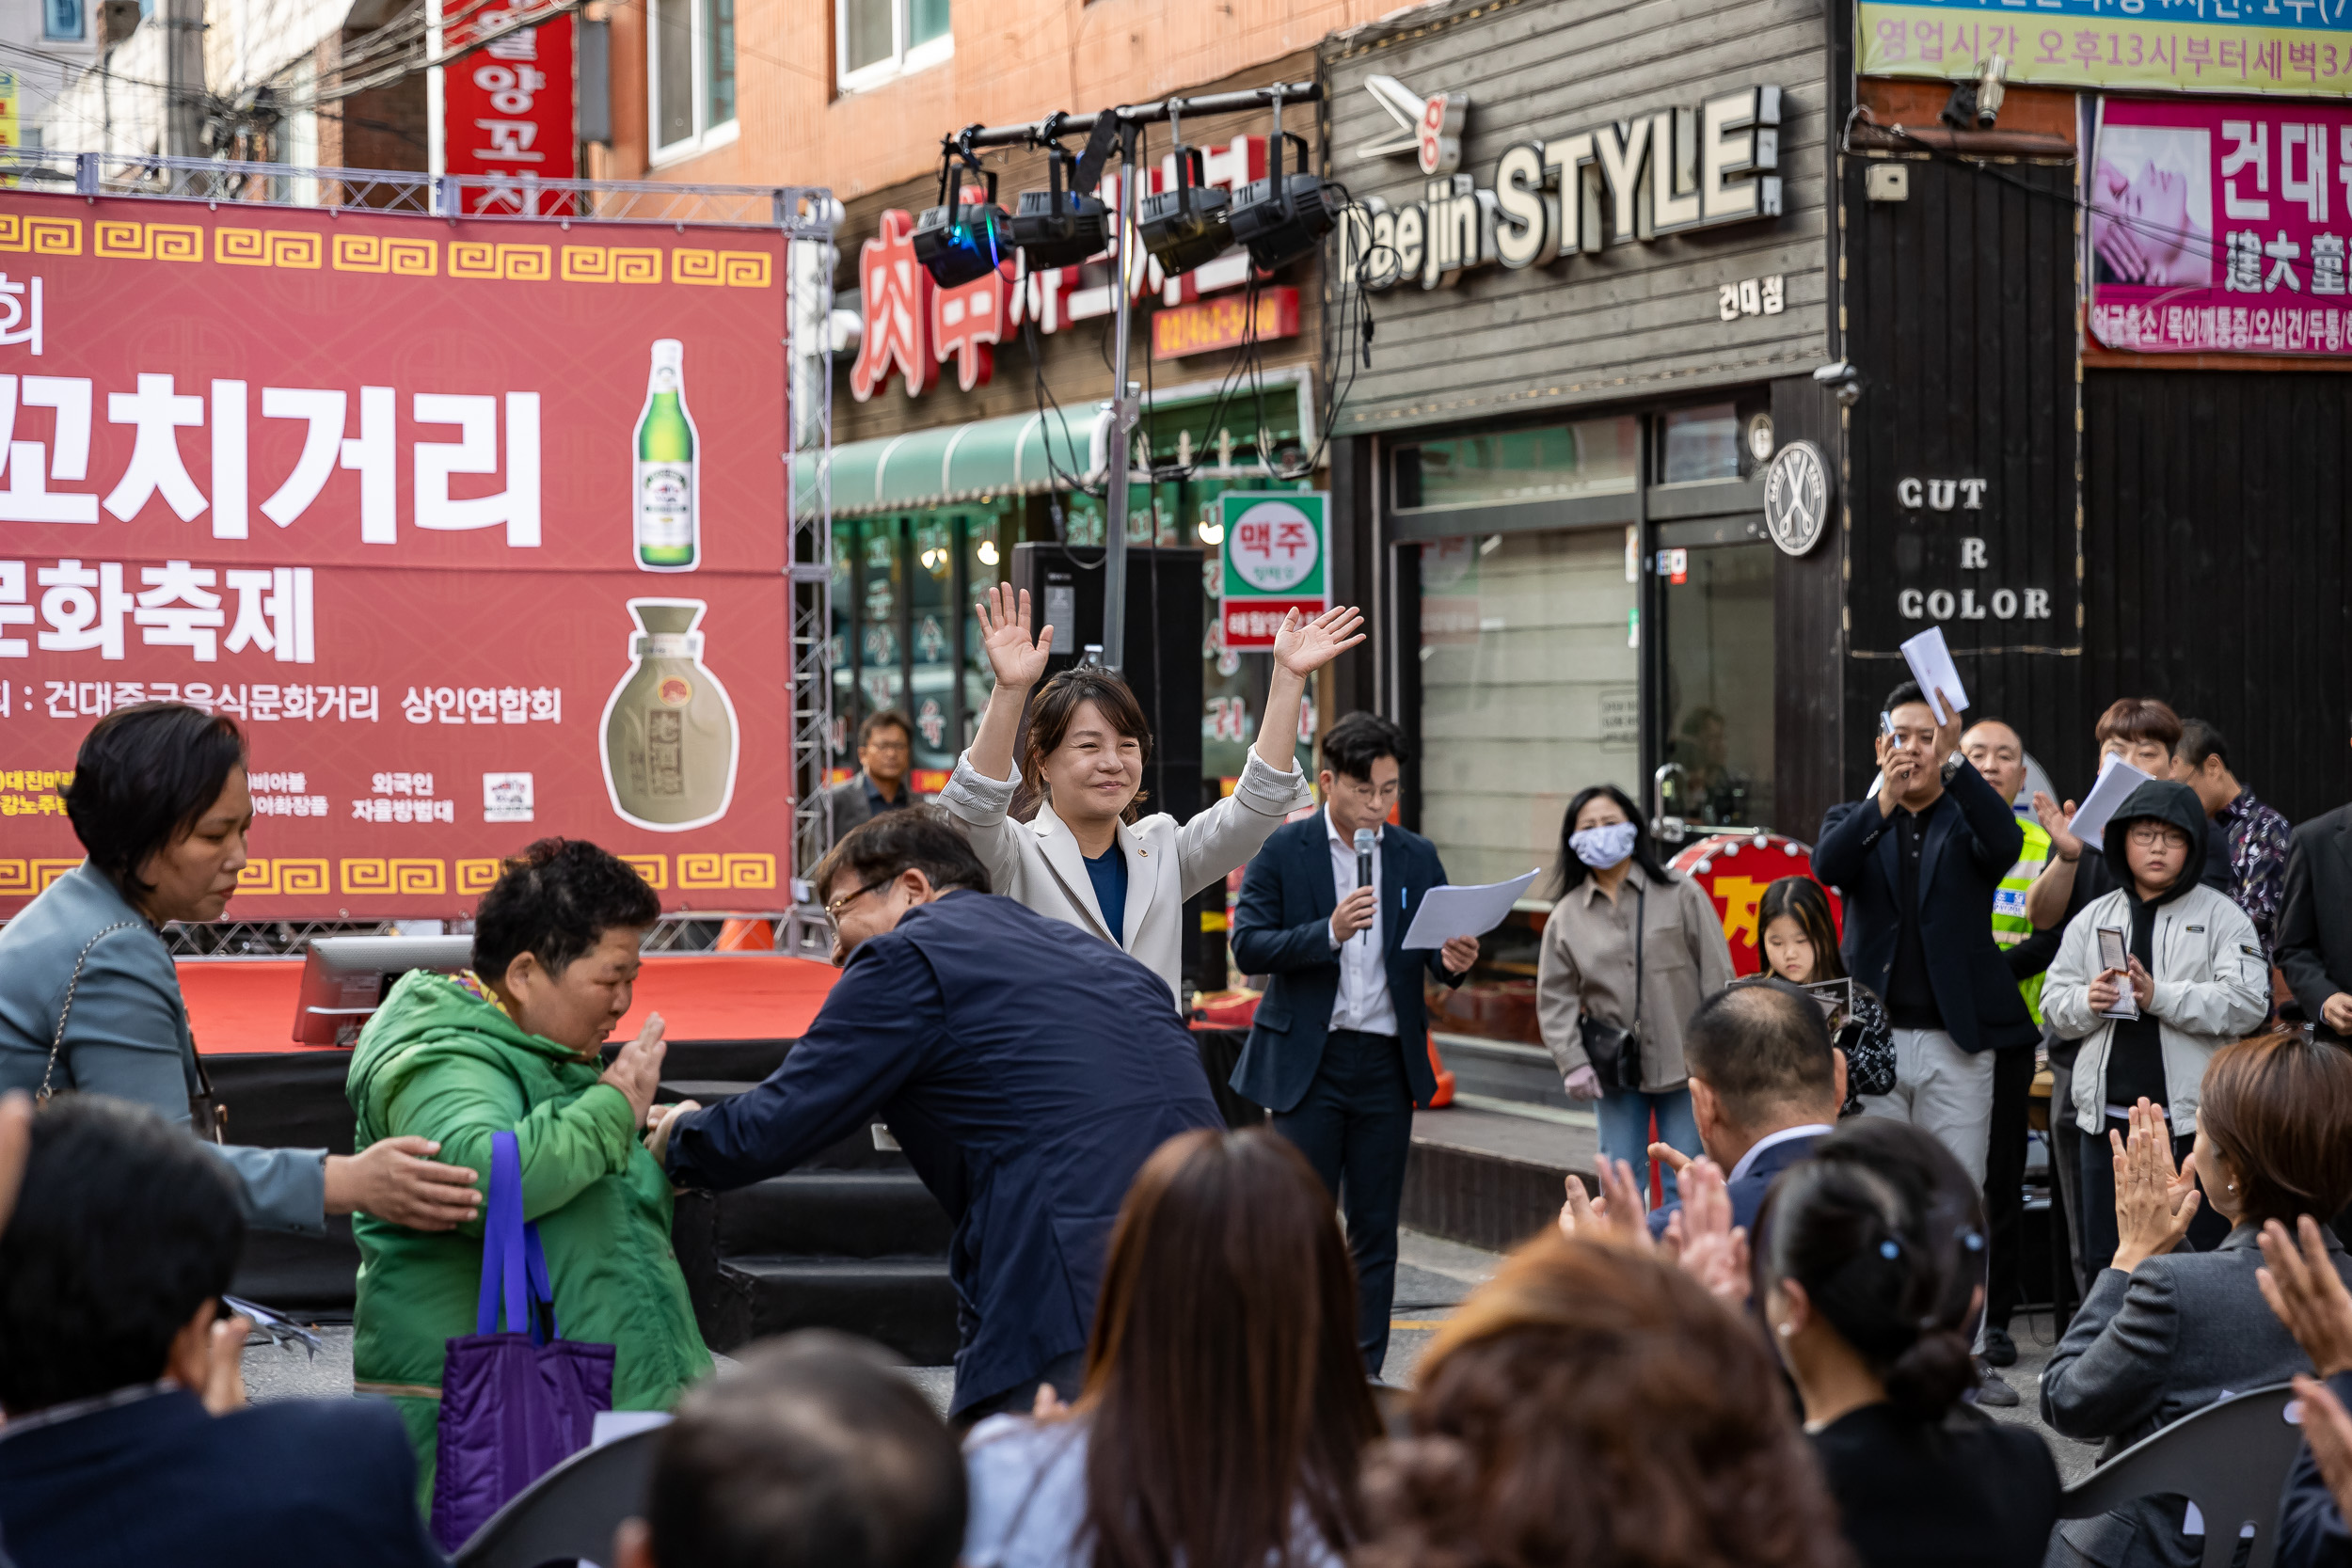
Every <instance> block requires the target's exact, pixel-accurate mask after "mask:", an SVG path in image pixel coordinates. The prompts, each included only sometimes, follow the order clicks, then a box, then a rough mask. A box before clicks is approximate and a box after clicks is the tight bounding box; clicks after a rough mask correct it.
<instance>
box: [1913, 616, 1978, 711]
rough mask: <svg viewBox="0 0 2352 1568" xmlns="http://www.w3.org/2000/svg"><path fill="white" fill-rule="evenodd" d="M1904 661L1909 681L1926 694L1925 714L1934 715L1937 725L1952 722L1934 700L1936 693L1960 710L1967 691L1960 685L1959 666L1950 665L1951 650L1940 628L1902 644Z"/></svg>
mask: <svg viewBox="0 0 2352 1568" xmlns="http://www.w3.org/2000/svg"><path fill="white" fill-rule="evenodd" d="M1903 662H1904V663H1906V664H1908V665H1910V666H1911V678H1912V679H1913V680H1915V681H1917V682H1918V683H1919V689H1920V690H1922V691H1924V692H1926V693H1927V694H1928V711H1929V712H1931V713H1932V714H1934V715H1935V721H1936V722H1937V723H1939V724H1943V723H1948V722H1949V721H1950V720H1951V715H1949V714H1947V713H1946V712H1945V711H1944V705H1943V704H1941V703H1939V702H1937V701H1936V700H1935V694H1936V693H1937V692H1939V691H1941V692H1943V693H1944V694H1945V695H1946V696H1947V697H1949V698H1950V699H1951V700H1952V702H1953V703H1954V704H1955V705H1958V706H1959V707H1961V708H1962V709H1963V710H1964V709H1965V708H1966V707H1967V706H1968V689H1967V688H1966V687H1964V686H1963V685H1961V684H1960V667H1959V666H1958V665H1956V664H1954V663H1953V662H1952V650H1951V649H1950V648H1948V647H1947V646H1946V645H1945V642H1944V628H1943V627H1942V626H1930V627H1929V628H1928V629H1927V630H1925V631H1923V632H1921V633H1920V634H1919V635H1918V636H1916V637H1915V638H1912V639H1911V640H1910V641H1907V642H1905V643H1904V644H1903Z"/></svg>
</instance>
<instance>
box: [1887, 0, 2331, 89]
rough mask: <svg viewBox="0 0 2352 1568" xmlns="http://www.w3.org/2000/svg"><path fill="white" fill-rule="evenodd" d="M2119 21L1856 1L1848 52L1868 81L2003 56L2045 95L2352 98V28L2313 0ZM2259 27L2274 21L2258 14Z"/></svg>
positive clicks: (2195, 4) (2043, 0)
mask: <svg viewBox="0 0 2352 1568" xmlns="http://www.w3.org/2000/svg"><path fill="white" fill-rule="evenodd" d="M2144 3H2145V5H2146V9H2145V10H2144V11H2143V12H2140V13H2139V14H2128V13H2123V14H2119V13H2118V11H2117V10H2116V8H2115V6H2116V0H2057V3H2056V4H2053V3H2052V0H2036V3H2035V5H2034V7H2033V8H2030V9H2028V8H2026V7H2025V6H2024V5H2023V4H2022V0H2021V3H2015V4H2012V3H2008V0H2002V3H1996V4H1980V3H1978V0H1862V3H1861V4H1860V5H1859V6H1857V7H1856V8H1855V24H1854V25H1855V31H1856V33H1857V35H1858V36H1857V37H1856V39H1855V43H1856V47H1857V51H1858V53H1859V54H1860V55H1861V60H1862V73H1863V74H1864V75H1866V76H1931V77H1937V78H1941V79H1944V80H1947V81H1949V80H1958V79H1961V78H1964V77H1972V76H1975V75H1977V74H1978V72H1979V71H1981V70H1982V69H1983V67H1984V64H1985V62H1986V61H1988V60H1990V59H1991V58H1992V57H1993V56H1994V55H2000V56H2001V58H2002V59H2003V60H2005V61H2006V62H2007V64H2008V71H2007V74H2008V79H2009V80H2010V81H2011V82H2026V83H2034V84H2039V85H2043V86H2049V87H2110V88H2121V87H2138V88H2157V89H2169V90H2172V91H2179V92H2215V93H2265V94H2271V93H2276V94H2283V95H2291V96H2295V97H2299V98H2329V97H2342V96H2352V29H2348V28H2344V27H2341V26H2329V25H2328V24H2326V22H2325V21H2324V20H2323V19H2322V18H2321V17H2320V16H2318V15H2315V14H2312V13H2319V12H2322V11H2324V10H2325V9H2326V8H2325V7H2323V6H2322V5H2320V4H2319V3H2318V0H2303V3H2302V4H2301V5H2300V6H2299V8H2298V7H2295V6H2284V7H2282V8H2280V9H2279V11H2278V16H2279V17H2280V19H2285V20H2288V21H2289V22H2290V23H2292V22H2293V21H2294V20H2295V19H2296V17H2297V16H2298V15H2301V16H2302V17H2303V18H2304V24H2302V25H2292V24H2291V25H2286V26H2275V25H2261V24H2254V23H2252V22H2250V21H2244V20H2239V19H2240V18H2241V17H2247V16H2249V15H2250V14H2252V13H2254V4H2253V0H2247V3H2244V4H2239V3H2233V0H2144ZM2260 14H2261V15H2263V16H2264V17H2265V19H2267V18H2269V16H2270V12H2269V11H2268V10H2265V11H2263V12H2261V13H2260Z"/></svg>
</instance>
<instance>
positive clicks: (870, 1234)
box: [718, 1168, 953, 1259]
mask: <svg viewBox="0 0 2352 1568" xmlns="http://www.w3.org/2000/svg"><path fill="white" fill-rule="evenodd" d="M952 1228H953V1227H950V1226H949V1225H948V1223H947V1215H946V1212H945V1211H944V1210H942V1209H941V1208H940V1207H939V1200H938V1199H937V1198H934V1197H933V1196H931V1195H930V1189H929V1188H928V1187H926V1186H924V1185H923V1183H922V1182H921V1181H920V1180H917V1179H916V1178H915V1176H914V1172H912V1171H907V1170H856V1169H851V1170H843V1169H839V1168H834V1169H808V1170H801V1171H795V1172H793V1173H792V1174H790V1175H788V1176H778V1177H773V1178H771V1179H770V1180H766V1181H759V1182H755V1183H754V1184H752V1185H751V1186H748V1187H742V1188H739V1189H737V1190H736V1191H734V1192H731V1193H725V1194H723V1195H721V1196H720V1199H719V1234H718V1245H719V1252H720V1256H722V1257H723V1258H729V1259H732V1258H735V1257H739V1256H748V1255H754V1254H767V1255H772V1256H777V1257H797V1256H809V1257H838V1258H894V1257H896V1258H904V1257H935V1258H945V1257H946V1255H947V1240H948V1237H949V1235H950V1234H951V1233H952Z"/></svg>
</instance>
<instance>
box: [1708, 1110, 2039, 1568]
mask: <svg viewBox="0 0 2352 1568" xmlns="http://www.w3.org/2000/svg"><path fill="white" fill-rule="evenodd" d="M1756 1231H1757V1234H1758V1236H1759V1238H1760V1242H1759V1244H1758V1248H1757V1251H1756V1264H1755V1286H1756V1290H1757V1291H1760V1292H1761V1300H1762V1306H1763V1309H1764V1318H1765V1321H1766V1322H1767V1323H1770V1324H1771V1325H1772V1339H1773V1342H1774V1343H1775V1344H1776V1345H1777V1346H1778V1347H1779V1349H1780V1356H1781V1360H1782V1362H1783V1363H1784V1364H1786V1365H1787V1367H1788V1375H1789V1376H1790V1378H1792V1379H1793V1380H1794V1381H1795V1383H1796V1385H1797V1392H1798V1394H1799V1396H1800V1397H1801V1398H1802V1400H1803V1402H1804V1429H1805V1432H1806V1433H1808V1434H1809V1435H1810V1436H1811V1437H1812V1439H1813V1447H1814V1451H1815V1452H1816V1453H1817V1454H1818V1455H1819V1456H1820V1461H1821V1471H1822V1474H1823V1475H1824V1476H1826V1477H1827V1478H1828V1481H1829V1486H1830V1491H1831V1493H1832V1494H1833V1495H1834V1496H1835V1497H1836V1499H1837V1508H1838V1513H1839V1517H1840V1519H1841V1521H1842V1523H1843V1524H1844V1527H1845V1533H1846V1539H1847V1541H1848V1543H1849V1544H1851V1546H1852V1547H1853V1550H1854V1555H1855V1556H1856V1557H1857V1558H1859V1559H1860V1560H1861V1561H1862V1563H1863V1565H1864V1568H1899V1565H1904V1564H1914V1563H1937V1564H1947V1565H1950V1568H1962V1565H1967V1568H1976V1565H1979V1564H1981V1565H1982V1568H2007V1565H2009V1564H2014V1563H2038V1562H2040V1561H2042V1554H2043V1552H2044V1550H2045V1549H2046V1548H2047V1546H2048V1544H2049V1539H2050V1530H2051V1528H2052V1527H2053V1526H2054V1525H2055V1524H2056V1523H2057V1520H2058V1465H2056V1463H2055V1462H2053V1461H2052V1459H2051V1457H2050V1449H2049V1446H2048V1445H2047V1444H2045V1443H2044V1442H2043V1441H2042V1439H2041V1437H2040V1436H2038V1435H2037V1434H2035V1433H2032V1432H2029V1431H2026V1430H2025V1429H2023V1428H2019V1427H2013V1426H2000V1425H1996V1424H1995V1423H1994V1421H1993V1420H1992V1419H1991V1418H1988V1417H1984V1416H1980V1415H1979V1414H1977V1412H1976V1410H1975V1409H1974V1407H1972V1406H1968V1405H1964V1404H1962V1403H1961V1402H1960V1397H1961V1395H1962V1394H1963V1392H1964V1391H1965V1390H1966V1389H1967V1388H1968V1386H1969V1385H1970V1384H1971V1383H1973V1382H1974V1381H1975V1370H1974V1368H1973V1366H1972V1364H1971V1363H1970V1360H1969V1354H1968V1347H1969V1336H1970V1334H1971V1332H1972V1331H1973V1329H1974V1327H1975V1323H1976V1319H1977V1315H1978V1312H1979V1308H1980V1307H1981V1306H1982V1303H1983V1298H1984V1289H1983V1283H1982V1282H1983V1278H1984V1246H1985V1242H1984V1211H1983V1203H1982V1197H1981V1196H1980V1195H1979V1192H1978V1190H1977V1187H1976V1184H1975V1183H1974V1182H1972V1181H1970V1180H1968V1173H1967V1172H1966V1171H1964V1170H1963V1169H1961V1166H1960V1162H1959V1161H1957V1160H1955V1159H1953V1158H1952V1156H1951V1153H1950V1151H1948V1150H1947V1149H1946V1148H1944V1146H1943V1145H1942V1144H1941V1143H1939V1142H1937V1141H1936V1139H1935V1137H1934V1136H1933V1135H1932V1134H1931V1133H1928V1132H1921V1131H1920V1130H1919V1129H1917V1128H1915V1127H1913V1126H1911V1125H1910V1124H1909V1123H1907V1122H1898V1121H1892V1120H1888V1119H1885V1118H1883V1117H1866V1118H1862V1119H1860V1120H1857V1121H1855V1122H1853V1123H1851V1125H1849V1126H1848V1127H1846V1128H1845V1129H1843V1130H1842V1131H1840V1132H1836V1133H1834V1134H1832V1135H1831V1136H1830V1137H1827V1138H1824V1139H1823V1140H1822V1141H1821V1142H1820V1144H1819V1145H1817V1146H1816V1147H1815V1148H1814V1150H1813V1154H1812V1157H1811V1158H1810V1159H1808V1160H1806V1161H1804V1162H1803V1163H1802V1164H1797V1165H1794V1166H1791V1167H1790V1168H1789V1169H1788V1172H1787V1173H1786V1174H1785V1175H1783V1176H1782V1177H1781V1179H1780V1180H1779V1182H1778V1183H1777V1184H1776V1185H1775V1186H1774V1187H1773V1188H1772V1194H1771V1196H1768V1197H1767V1198H1766V1199H1765V1200H1764V1208H1763V1211H1762V1212H1761V1213H1760V1214H1759V1215H1758V1216H1757V1219H1756Z"/></svg>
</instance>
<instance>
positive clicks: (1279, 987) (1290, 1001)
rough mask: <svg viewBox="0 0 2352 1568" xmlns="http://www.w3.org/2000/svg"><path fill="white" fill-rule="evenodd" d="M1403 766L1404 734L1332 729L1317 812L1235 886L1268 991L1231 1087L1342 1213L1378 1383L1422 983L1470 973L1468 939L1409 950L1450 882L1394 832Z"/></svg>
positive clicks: (1239, 919) (1367, 719) (1377, 725)
mask: <svg viewBox="0 0 2352 1568" xmlns="http://www.w3.org/2000/svg"><path fill="white" fill-rule="evenodd" d="M1404 754H1405V737H1404V734H1403V732H1402V731H1400V730H1399V729H1398V728H1397V727H1396V725H1394V724H1392V723H1391V722H1390V721H1387V720H1385V719H1381V718H1377V717H1375V715H1372V714H1369V713H1351V714H1349V715H1348V716H1347V717H1346V718H1344V719H1343V720H1341V721H1339V722H1338V723H1336V724H1334V725H1333V726H1332V727H1331V729H1330V730H1329V732H1328V733H1327V734H1326V735H1325V736H1324V737H1323V771H1322V773H1321V774H1320V776H1319V779H1318V783H1319V784H1320V786H1321V789H1322V792H1323V800H1324V809H1323V810H1321V811H1319V812H1317V813H1316V814H1315V815H1314V816H1310V817H1303V818H1301V819H1300V820H1298V821H1296V822H1293V823H1290V824H1288V825H1286V826H1284V827H1282V828H1280V829H1278V830H1277V831H1276V832H1275V833H1274V836H1273V837H1271V838H1269V839H1267V840H1266V843H1265V847H1264V848H1263V849H1261V850H1259V851H1258V854H1257V857H1256V858H1255V859H1254V860H1252V861H1251V862H1250V863H1249V869H1248V873H1247V874H1246V875H1245V877H1244V878H1243V880H1242V889H1241V897H1240V899H1239V901H1238V902H1237V903H1236V905H1235V907H1234V914H1233V929H1232V951H1233V958H1234V961H1235V962H1236V963H1238V964H1239V965H1240V966H1241V968H1242V971H1243V972H1244V973H1245V974H1267V975H1271V976H1272V979H1271V980H1270V982H1269V983H1268V985H1267V989H1266V993H1265V995H1264V997H1263V999H1261V1000H1260V1002H1259V1004H1258V1012H1257V1019H1256V1022H1254V1023H1253V1024H1252V1025H1251V1027H1250V1031H1249V1043H1248V1046H1246V1047H1245V1048H1244V1049H1243V1052H1242V1056H1241V1061H1240V1063H1239V1065H1238V1066H1236V1067H1235V1068H1234V1069H1233V1078H1232V1086H1233V1088H1234V1090H1235V1091H1236V1092H1237V1093H1239V1094H1241V1095H1243V1096H1245V1097H1247V1098H1248V1099H1249V1100H1252V1101H1256V1102H1257V1103H1259V1104H1261V1105H1263V1106H1265V1107H1266V1108H1267V1109H1269V1110H1271V1111H1272V1112H1273V1113H1274V1128H1275V1131H1276V1132H1279V1133H1281V1134H1282V1136H1284V1137H1286V1138H1288V1139H1289V1140H1290V1141H1291V1142H1292V1143H1294V1144H1295V1145H1297V1146H1298V1149H1299V1152H1301V1153H1302V1154H1304V1155H1306V1157H1307V1160H1308V1163H1309V1164H1312V1165H1313V1166H1314V1167H1315V1172H1316V1174H1317V1175H1319V1176H1321V1177H1322V1178H1323V1180H1324V1182H1325V1184H1326V1185H1327V1186H1328V1187H1329V1188H1330V1189H1331V1191H1332V1194H1333V1195H1334V1196H1335V1198H1336V1199H1337V1200H1338V1201H1339V1202H1340V1204H1341V1206H1342V1208H1343V1210H1344V1211H1345V1212H1346V1215H1347V1241H1348V1247H1349V1250H1350V1251H1352V1252H1353V1253H1354V1254H1355V1258H1356V1279H1357V1289H1358V1292H1359V1297H1358V1299H1359V1323H1358V1339H1359V1343H1360V1345H1361V1346H1362V1349H1363V1352H1364V1365H1365V1368H1366V1370H1368V1371H1370V1372H1371V1373H1372V1374H1373V1375H1374V1376H1375V1377H1376V1376H1378V1375H1379V1372H1380V1367H1381V1363H1382V1361H1383V1360H1384V1359H1385V1358H1386V1356H1387V1354H1388V1344H1389V1303H1390V1301H1391V1298H1392V1297H1393V1296H1394V1293H1395V1287H1396V1224H1397V1209H1398V1206H1399V1204H1400V1203H1401V1202H1402V1201H1403V1197H1404V1192H1405V1160H1406V1154H1407V1153H1408V1152H1409V1150H1410V1149H1411V1147H1412V1138H1413V1108H1414V1107H1415V1106H1416V1105H1426V1104H1428V1103H1429V1100H1430V1097H1431V1096H1432V1095H1433V1094H1435V1093H1436V1092H1437V1079H1436V1075H1435V1073H1434V1072H1433V1071H1432V1069H1431V1068H1430V1064H1429V1047H1428V1012H1427V1009H1426V1007H1425V1006H1424V1005H1423V1003H1422V976H1423V975H1424V974H1427V975H1434V976H1435V977H1436V978H1437V979H1438V980H1439V981H1440V982H1441V983H1443V984H1446V985H1449V986H1458V985H1460V984H1461V983H1462V977H1463V976H1464V975H1466V974H1469V973H1470V966H1471V965H1472V964H1474V963H1476V962H1477V961H1478V939H1477V938H1475V937H1460V938H1456V939H1455V940H1454V941H1452V942H1447V943H1446V944H1445V945H1444V946H1443V947H1442V948H1438V949H1433V950H1427V951H1413V952H1407V951H1406V949H1405V947H1404V941H1405V933H1406V930H1408V929H1409V928H1410V927H1411V925H1412V919H1413V911H1415V910H1416V909H1418V908H1419V907H1420V904H1421V899H1422V895H1423V894H1425V893H1427V892H1428V891H1429V890H1430V889H1431V888H1433V887H1441V886H1443V885H1444V883H1445V867H1444V866H1443V865H1441V864H1440V863H1438V851H1437V848H1436V847H1435V846H1433V845H1432V844H1431V843H1430V842H1429V841H1428V840H1427V839H1425V838H1423V837H1422V836H1421V835H1420V834H1419V833H1415V832H1407V831H1406V829H1404V828H1400V827H1398V826H1397V825H1395V824H1394V823H1392V822H1391V821H1389V820H1388V817H1389V813H1390V812H1391V810H1392V809H1394V807H1395V805H1396V800H1397V785H1398V776H1399V768H1400V765H1401V763H1402V761H1403V759H1404ZM1359 833H1361V834H1363V835H1364V837H1365V840H1366V843H1365V847H1364V848H1363V850H1361V851H1359V849H1358V847H1357V835H1358V834H1359ZM1359 853H1360V855H1361V857H1362V863H1359Z"/></svg>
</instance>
